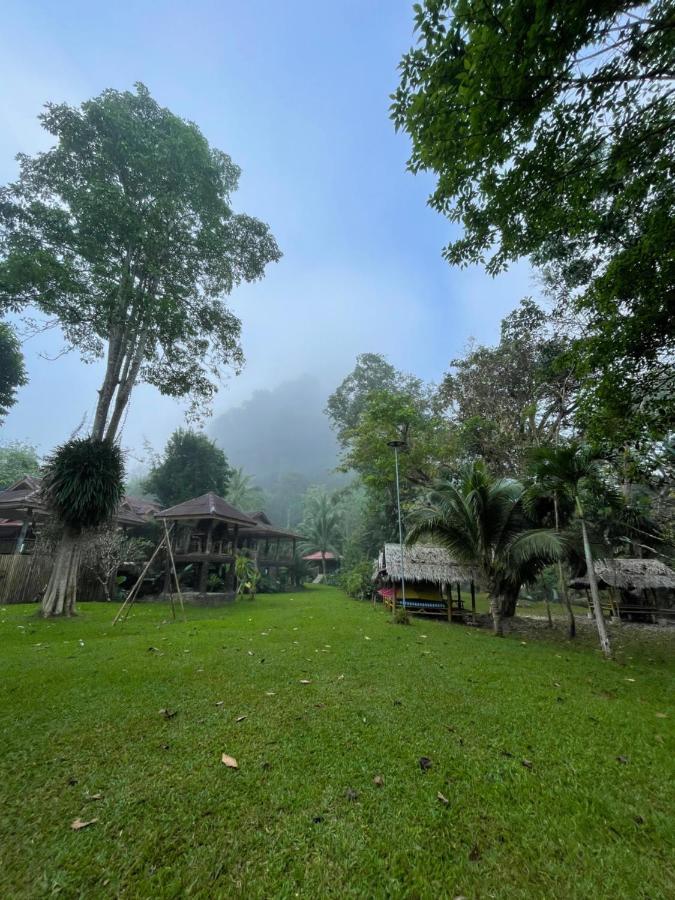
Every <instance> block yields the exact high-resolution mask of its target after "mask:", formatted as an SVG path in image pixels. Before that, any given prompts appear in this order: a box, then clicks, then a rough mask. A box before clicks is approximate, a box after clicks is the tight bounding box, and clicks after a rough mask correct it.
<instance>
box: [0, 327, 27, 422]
mask: <svg viewBox="0 0 675 900" xmlns="http://www.w3.org/2000/svg"><path fill="white" fill-rule="evenodd" d="M27 381H28V379H27V377H26V368H25V366H24V362H23V354H22V353H21V346H20V344H19V341H18V340H17V337H16V335H15V334H14V331H13V330H12V328H11V327H10V326H9V325H8V324H7V322H0V425H2V423H3V421H4V419H5V416H6V415H7V413H8V412H9V410H10V409H11V407H12V406H14V404H15V403H16V392H17V389H18V388H20V387H22V386H23V385H24V384H26V383H27Z"/></svg>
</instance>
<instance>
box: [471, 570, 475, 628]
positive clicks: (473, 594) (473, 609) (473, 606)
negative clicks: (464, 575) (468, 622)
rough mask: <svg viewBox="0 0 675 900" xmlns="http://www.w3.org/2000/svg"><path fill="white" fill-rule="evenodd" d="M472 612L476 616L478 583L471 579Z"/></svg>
mask: <svg viewBox="0 0 675 900" xmlns="http://www.w3.org/2000/svg"><path fill="white" fill-rule="evenodd" d="M471 614H472V615H473V617H474V619H475V618H476V583H475V581H474V580H473V578H472V579H471Z"/></svg>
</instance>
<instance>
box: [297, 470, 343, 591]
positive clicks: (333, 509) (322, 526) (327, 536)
mask: <svg viewBox="0 0 675 900" xmlns="http://www.w3.org/2000/svg"><path fill="white" fill-rule="evenodd" d="M300 532H301V534H302V535H303V538H304V539H303V542H302V543H303V546H304V548H305V550H307V551H308V552H310V553H313V552H318V553H320V554H321V571H322V572H323V574H324V575H325V574H326V554H327V553H334V554H335V555H337V554H338V553H339V549H340V544H341V538H342V523H341V516H340V511H339V509H338V507H337V506H336V504H335V502H334V499H333V498H332V497H331V496H330V495H329V494H328V493H327V492H326V491H324V490H321V489H319V488H315V489H310V490H309V491H308V492H307V495H306V497H305V510H304V516H303V519H302V522H301V523H300Z"/></svg>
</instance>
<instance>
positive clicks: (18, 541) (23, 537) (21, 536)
mask: <svg viewBox="0 0 675 900" xmlns="http://www.w3.org/2000/svg"><path fill="white" fill-rule="evenodd" d="M28 519H29V515H28V513H26V515H25V516H24V519H23V522H22V523H21V531H20V532H19V536H18V538H17V539H16V547H15V548H14V552H15V553H21V551H22V550H23V544H24V541H25V540H26V534H27V533H28Z"/></svg>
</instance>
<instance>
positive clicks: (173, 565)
mask: <svg viewBox="0 0 675 900" xmlns="http://www.w3.org/2000/svg"><path fill="white" fill-rule="evenodd" d="M164 534H165V536H166V550H167V553H168V554H169V559H170V560H171V569H172V571H173V578H174V581H175V582H176V593H177V594H178V599H179V600H180V608H181V611H182V613H183V619H185V604H184V603H183V595H182V593H181V589H180V584H179V583H178V572H176V561H175V559H174V558H173V548H172V546H171V536H170V534H169V529H168V528H167V525H166V519H164ZM171 609H172V610H173V617H174V619H175V618H176V612H175V610H174V606H173V594H172V595H171Z"/></svg>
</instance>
